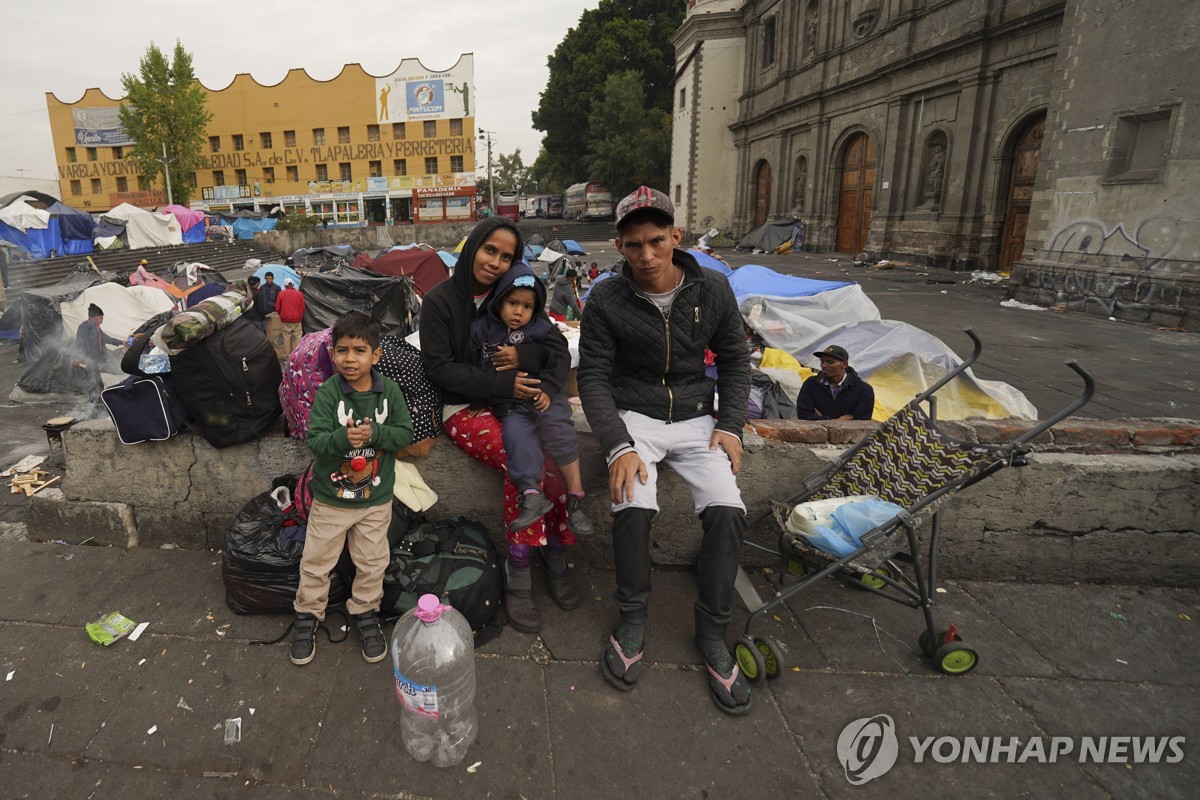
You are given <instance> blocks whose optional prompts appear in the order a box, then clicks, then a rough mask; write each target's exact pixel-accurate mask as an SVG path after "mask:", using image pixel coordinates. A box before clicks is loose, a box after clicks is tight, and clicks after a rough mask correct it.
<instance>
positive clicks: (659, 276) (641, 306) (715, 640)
mask: <svg viewBox="0 0 1200 800" xmlns="http://www.w3.org/2000/svg"><path fill="white" fill-rule="evenodd" d="M674 214H675V209H674V207H673V206H672V204H671V201H670V200H669V199H668V198H667V196H666V195H664V194H663V193H662V192H659V191H657V190H655V189H650V188H648V187H645V186H642V187H640V188H639V189H637V191H635V192H634V193H633V194H631V195H629V196H628V197H626V198H625V199H623V200H622V201H621V202H620V203H619V204H618V205H617V210H616V218H617V238H616V246H617V250H618V251H619V252H620V253H621V255H622V256H623V257H624V260H623V261H622V262H621V263H620V264H618V265H617V266H616V267H615V268H614V272H615V277H614V279H612V280H608V281H604V282H602V283H597V284H595V285H594V288H593V290H592V293H591V296H590V298H589V300H588V304H587V308H586V309H585V311H584V314H583V320H582V326H581V335H580V362H579V373H578V379H579V393H580V397H581V399H582V401H583V409H584V412H585V413H586V414H587V418H588V422H589V423H590V425H591V427H592V431H593V432H594V433H595V435H596V436H597V438H598V439H599V440H600V445H601V448H602V452H603V453H605V455H606V456H607V460H608V470H609V494H610V499H611V500H612V504H613V505H612V510H613V530H612V537H613V553H614V556H615V560H616V568H617V575H616V580H617V589H616V592H615V593H614V598H615V599H616V601H617V606H618V608H619V610H620V614H621V622H620V624H619V625H618V626H617V629H616V630H615V631H614V632H613V634H612V636H610V637H609V641H608V644H607V645H606V646H605V649H604V655H603V656H602V657H601V660H600V669H601V672H602V673H603V675H604V677H605V679H606V680H607V681H608V682H609V683H610V684H612V685H613V686H614V687H616V688H617V689H620V690H622V691H629V690H631V689H632V688H633V687H634V684H635V683H636V682H637V679H638V676H639V674H640V672H641V658H642V650H643V644H644V630H645V623H646V608H647V603H648V601H649V597H650V522H651V520H652V519H653V517H654V515H655V513H657V511H658V498H657V478H658V464H659V462H665V463H667V464H670V465H671V467H672V469H673V470H674V471H675V472H676V473H678V474H679V475H680V477H681V478H683V480H684V482H685V483H686V484H687V485H688V487H689V488H690V489H691V492H692V499H693V502H694V505H695V508H696V511H697V513H698V514H699V516H700V520H701V523H702V527H703V531H704V534H703V539H702V541H701V545H700V593H699V598H698V599H697V601H696V604H695V620H696V645H697V647H698V648H699V649H700V652H701V654H702V655H703V657H704V661H705V663H706V665H707V666H708V688H709V691H710V692H711V694H712V697H713V701H714V702H715V703H716V704H717V707H718V708H720V709H721V710H722V711H725V712H727V713H730V714H743V713H745V712H747V711H749V710H750V687H749V684H748V683H747V682H746V679H745V677H744V676H742V675H741V674H740V672H739V670H738V667H737V664H736V663H735V662H734V660H733V658H732V657H731V656H730V654H729V650H728V648H727V647H726V645H725V628H726V626H727V625H728V624H729V618H730V610H731V606H732V601H733V581H734V578H735V577H736V575H737V568H738V557H739V554H740V552H741V545H742V537H743V534H744V532H745V506H744V505H743V504H742V500H741V492H740V491H739V490H738V487H737V481H736V479H735V476H736V475H737V473H738V470H739V469H740V467H741V462H742V440H741V435H742V426H743V425H744V424H745V422H746V403H747V397H748V395H749V391H750V359H749V350H748V348H747V347H746V339H745V335H744V332H743V323H742V317H741V314H740V313H739V312H738V307H737V301H736V300H735V299H734V296H733V290H732V289H731V288H730V286H729V282H728V281H727V280H726V279H725V278H724V277H723V276H721V275H719V274H718V273H716V272H713V271H710V270H705V269H702V268H701V267H700V266H699V265H698V264H697V263H696V259H695V258H693V257H692V256H691V255H690V254H689V253H687V252H686V251H683V250H679V249H677V246H678V245H679V242H680V239H681V236H682V232H681V231H680V230H679V229H678V228H676V227H674ZM706 349H707V350H711V351H712V352H713V353H715V354H716V357H717V362H716V363H717V372H718V378H717V380H716V381H715V382H714V381H713V380H712V379H710V378H708V377H707V376H706V375H705V373H704V366H705V365H704V351H705V350H706ZM714 388H716V389H717V390H718V393H719V396H720V402H719V411H718V412H716V417H715V419H714V416H713V413H714V412H713V408H714V402H713V390H714Z"/></svg>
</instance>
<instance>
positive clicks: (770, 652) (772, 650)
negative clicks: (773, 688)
mask: <svg viewBox="0 0 1200 800" xmlns="http://www.w3.org/2000/svg"><path fill="white" fill-rule="evenodd" d="M754 647H755V649H757V650H758V652H759V653H760V654H761V655H762V658H763V669H764V674H765V675H766V676H767V680H769V681H773V680H775V679H776V678H778V677H779V676H780V675H782V674H783V663H784V662H783V650H782V648H780V647H779V642H777V641H775V640H774V639H772V638H771V637H770V636H755V637H754Z"/></svg>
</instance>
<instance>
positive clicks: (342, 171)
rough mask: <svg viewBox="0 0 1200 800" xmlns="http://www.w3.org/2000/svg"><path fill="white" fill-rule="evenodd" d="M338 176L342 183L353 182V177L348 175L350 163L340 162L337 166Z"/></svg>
mask: <svg viewBox="0 0 1200 800" xmlns="http://www.w3.org/2000/svg"><path fill="white" fill-rule="evenodd" d="M338 175H339V176H340V177H341V179H342V180H344V181H350V180H354V176H353V175H351V173H350V162H349V161H342V162H341V163H339V164H338Z"/></svg>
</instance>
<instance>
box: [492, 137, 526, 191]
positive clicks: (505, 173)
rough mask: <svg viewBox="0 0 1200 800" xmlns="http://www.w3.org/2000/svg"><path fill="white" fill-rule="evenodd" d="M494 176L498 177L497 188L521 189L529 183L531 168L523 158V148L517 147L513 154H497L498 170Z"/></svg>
mask: <svg viewBox="0 0 1200 800" xmlns="http://www.w3.org/2000/svg"><path fill="white" fill-rule="evenodd" d="M495 173H496V174H495V175H494V176H493V177H494V178H495V179H496V188H497V189H515V190H517V191H520V189H521V188H522V187H524V186H525V185H526V184H528V183H529V168H528V167H526V166H525V163H524V162H523V161H522V160H521V148H519V147H518V148H517V149H516V151H515V152H514V153H513V154H512V155H511V156H506V155H504V154H503V153H501V154H500V155H498V156H496V171H495Z"/></svg>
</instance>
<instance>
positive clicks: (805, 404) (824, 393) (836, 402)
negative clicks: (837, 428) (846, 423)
mask: <svg viewBox="0 0 1200 800" xmlns="http://www.w3.org/2000/svg"><path fill="white" fill-rule="evenodd" d="M842 384H843V386H842V387H841V388H840V389H838V393H837V396H836V397H834V395H833V393H832V392H830V391H829V387H828V386H827V385H826V384H825V382H824V381H822V380H821V376H820V375H814V376H813V377H811V378H809V379H808V380H806V381H805V382H804V384H803V385H802V386H801V387H800V394H798V395H797V396H796V416H797V417H799V418H800V419H837V418H838V417H841V416H845V415H846V414H852V415H853V416H854V418H855V419H870V418H871V415H872V414H873V413H874V412H875V390H874V389H872V388H871V384H869V383H867V382H866V381H864V380H863V379H862V378H860V377H858V373H857V372H855V371H854V367H846V377H844V378H842Z"/></svg>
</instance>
